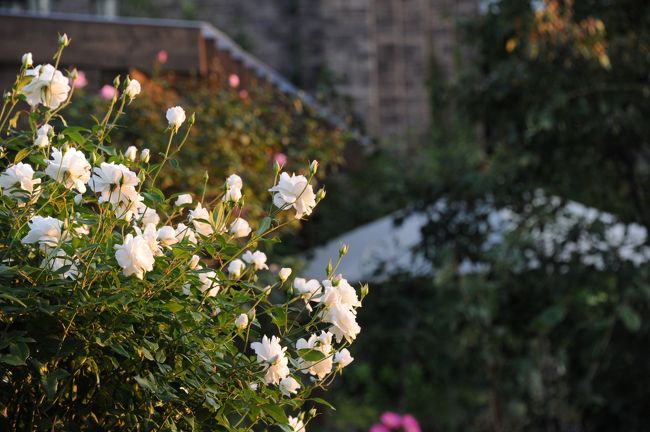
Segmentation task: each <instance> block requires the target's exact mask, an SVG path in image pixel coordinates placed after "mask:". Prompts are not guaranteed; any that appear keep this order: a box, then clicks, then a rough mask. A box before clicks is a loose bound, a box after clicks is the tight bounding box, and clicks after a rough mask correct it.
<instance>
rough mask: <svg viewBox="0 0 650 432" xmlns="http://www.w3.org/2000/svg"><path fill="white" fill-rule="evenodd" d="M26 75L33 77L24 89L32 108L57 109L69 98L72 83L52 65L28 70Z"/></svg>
mask: <svg viewBox="0 0 650 432" xmlns="http://www.w3.org/2000/svg"><path fill="white" fill-rule="evenodd" d="M25 75H26V76H28V77H32V79H31V81H30V82H29V83H28V84H27V85H26V86H25V87H23V89H22V92H23V94H24V95H25V96H26V97H27V103H28V104H29V105H30V106H32V107H35V106H37V105H38V104H43V105H44V106H45V107H47V108H51V109H57V108H58V107H59V106H60V105H61V104H62V103H63V102H65V101H66V99H67V98H68V93H69V92H70V82H69V80H68V78H66V77H64V76H63V74H62V73H61V71H58V70H56V69H55V68H54V66H52V65H51V64H47V65H44V66H43V65H38V66H36V67H35V68H34V69H28V70H27V72H25Z"/></svg>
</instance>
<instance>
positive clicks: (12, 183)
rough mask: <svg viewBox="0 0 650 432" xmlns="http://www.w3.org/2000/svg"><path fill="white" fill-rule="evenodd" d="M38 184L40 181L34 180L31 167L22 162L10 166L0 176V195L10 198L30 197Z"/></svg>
mask: <svg viewBox="0 0 650 432" xmlns="http://www.w3.org/2000/svg"><path fill="white" fill-rule="evenodd" d="M40 183H41V179H39V178H36V179H35V178H34V169H33V168H32V167H31V165H29V164H25V163H22V162H18V163H17V164H16V165H12V166H10V167H9V168H7V169H6V170H5V171H4V172H3V173H2V174H0V188H1V193H2V194H3V195H7V196H10V197H12V198H16V197H20V196H22V197H25V196H26V195H31V194H32V193H33V192H34V188H35V186H37V185H39V184H40ZM20 191H24V192H27V193H26V194H25V193H24V192H20Z"/></svg>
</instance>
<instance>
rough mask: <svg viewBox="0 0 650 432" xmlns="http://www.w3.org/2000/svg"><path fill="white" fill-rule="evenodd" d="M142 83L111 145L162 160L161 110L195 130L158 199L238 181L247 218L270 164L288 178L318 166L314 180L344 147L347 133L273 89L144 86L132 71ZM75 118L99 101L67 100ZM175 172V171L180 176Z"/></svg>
mask: <svg viewBox="0 0 650 432" xmlns="http://www.w3.org/2000/svg"><path fill="white" fill-rule="evenodd" d="M132 75H133V76H134V77H135V78H137V79H138V80H140V82H142V86H143V92H142V96H141V97H140V98H138V99H137V100H136V101H134V102H133V103H132V104H131V106H130V107H129V110H128V113H127V114H126V115H125V117H124V119H123V120H122V121H123V123H124V125H123V127H121V128H119V129H117V130H116V131H115V133H114V136H113V138H112V139H113V143H114V144H115V145H117V146H118V147H123V148H126V147H127V146H129V145H135V146H136V147H137V148H138V149H142V148H150V149H151V151H152V153H153V154H156V153H164V151H165V146H166V145H167V143H166V142H164V140H163V139H161V137H162V136H164V135H163V134H162V132H163V130H164V128H165V124H166V123H165V122H164V121H163V116H164V113H165V111H166V109H167V108H169V107H171V106H175V105H182V106H183V107H185V109H186V111H187V112H188V116H189V115H190V114H191V113H196V124H195V126H194V128H193V129H192V131H191V132H190V137H189V139H188V141H187V144H186V145H185V147H184V149H183V152H182V154H181V156H180V157H182V160H181V161H172V163H171V164H168V165H167V166H166V167H165V170H163V172H162V173H161V176H160V183H161V184H160V186H161V188H162V190H163V191H165V192H177V191H185V190H187V191H192V192H195V193H197V194H198V195H199V196H201V194H203V188H204V184H205V183H206V179H205V175H206V173H208V174H209V175H210V176H211V177H210V178H209V179H208V180H207V185H206V187H205V196H206V197H207V198H208V199H210V198H213V197H215V196H217V195H218V194H219V193H220V190H221V187H222V186H223V182H224V181H225V178H226V177H228V176H229V175H230V174H233V173H236V174H238V175H240V176H241V177H242V179H243V182H244V191H245V195H246V198H247V200H248V204H250V206H245V207H244V212H251V213H250V216H251V217H259V216H260V215H259V214H257V213H256V211H257V210H255V209H261V208H262V207H261V206H260V205H259V204H268V203H269V202H270V200H269V197H270V195H269V193H268V191H267V188H268V186H267V184H266V183H267V182H265V180H264V179H267V178H268V176H273V174H274V163H275V161H276V160H278V161H280V162H283V161H284V160H286V164H285V170H288V171H293V170H295V171H296V172H297V171H299V167H305V166H307V165H308V164H309V161H311V160H314V159H317V160H318V161H319V163H320V169H319V176H320V178H321V179H322V178H324V176H325V175H326V173H327V172H328V171H329V172H331V171H332V170H334V169H335V168H336V167H337V166H338V165H339V164H340V163H341V161H342V158H341V154H342V151H343V149H344V148H345V146H346V144H347V143H348V142H349V141H350V140H351V137H350V134H349V133H348V132H347V131H346V130H344V129H341V128H339V127H337V126H335V125H333V124H332V122H330V121H329V120H327V119H325V118H323V117H322V116H320V115H319V114H318V113H316V112H315V110H314V109H313V108H312V107H310V106H308V105H306V104H304V103H303V101H302V100H300V99H297V98H292V97H290V96H288V95H285V94H283V93H280V92H278V91H276V90H274V89H270V88H266V87H254V88H250V89H247V90H242V89H241V88H233V87H228V86H224V85H223V84H222V81H221V80H219V79H218V77H216V76H215V77H210V78H203V79H199V78H180V77H176V76H174V75H160V76H155V77H154V78H152V79H149V78H147V77H146V76H144V75H143V74H140V73H137V71H132ZM75 98H76V106H75V107H73V109H74V110H75V111H73V112H71V114H70V118H71V119H73V120H74V121H75V122H76V123H83V122H88V113H91V114H94V115H95V116H97V117H99V116H103V111H102V110H103V109H105V107H104V104H103V103H102V102H103V101H102V99H101V97H100V96H99V95H97V94H94V93H90V92H84V90H83V89H82V90H81V91H80V92H79V94H77V95H76V96H75ZM179 166H182V167H183V169H182V170H181V169H180V168H179Z"/></svg>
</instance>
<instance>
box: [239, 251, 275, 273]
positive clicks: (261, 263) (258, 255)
mask: <svg viewBox="0 0 650 432" xmlns="http://www.w3.org/2000/svg"><path fill="white" fill-rule="evenodd" d="M242 259H243V260H244V261H245V262H246V263H247V264H253V267H254V268H255V270H265V269H268V268H269V266H267V265H266V254H265V253H264V252H260V251H255V252H251V251H246V252H244V254H243V255H242Z"/></svg>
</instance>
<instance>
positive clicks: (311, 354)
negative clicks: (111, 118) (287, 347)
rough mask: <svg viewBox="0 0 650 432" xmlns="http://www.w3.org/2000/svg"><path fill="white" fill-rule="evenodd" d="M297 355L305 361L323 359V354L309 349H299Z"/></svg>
mask: <svg viewBox="0 0 650 432" xmlns="http://www.w3.org/2000/svg"><path fill="white" fill-rule="evenodd" d="M298 355H299V356H300V357H302V358H303V359H305V360H307V361H320V360H323V359H324V358H325V354H323V353H322V352H321V351H318V350H315V349H311V348H305V349H299V350H298Z"/></svg>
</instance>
